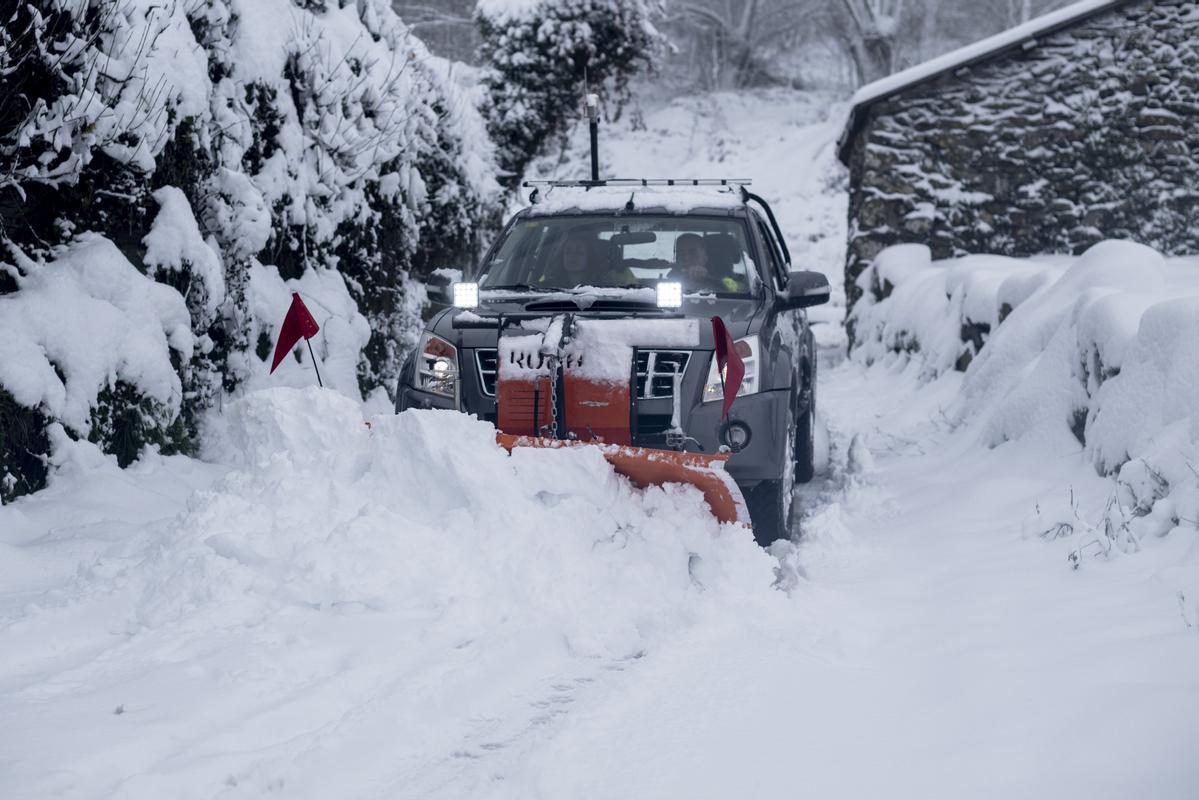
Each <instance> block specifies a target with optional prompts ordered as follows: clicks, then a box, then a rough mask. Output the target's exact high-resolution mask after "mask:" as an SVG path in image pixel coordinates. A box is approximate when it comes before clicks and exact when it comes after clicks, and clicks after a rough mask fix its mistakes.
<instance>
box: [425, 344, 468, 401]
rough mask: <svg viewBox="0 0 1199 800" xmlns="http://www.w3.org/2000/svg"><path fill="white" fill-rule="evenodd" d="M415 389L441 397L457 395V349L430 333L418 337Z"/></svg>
mask: <svg viewBox="0 0 1199 800" xmlns="http://www.w3.org/2000/svg"><path fill="white" fill-rule="evenodd" d="M416 358H417V362H416V388H418V389H422V390H424V391H426V392H431V393H432V394H439V395H441V396H442V397H449V398H453V397H456V396H457V394H458V348H456V347H454V345H452V344H450V343H449V342H447V341H446V340H445V339H442V338H441V337H440V336H436V335H434V334H432V333H425V334H424V335H422V336H421V337H420V347H419V349H418V350H417V354H416Z"/></svg>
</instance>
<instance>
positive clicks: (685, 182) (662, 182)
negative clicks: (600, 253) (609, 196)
mask: <svg viewBox="0 0 1199 800" xmlns="http://www.w3.org/2000/svg"><path fill="white" fill-rule="evenodd" d="M752 184H753V181H752V180H750V179H749V178H608V179H606V180H600V181H525V182H524V183H523V184H522V185H523V186H526V187H530V188H531V187H534V186H549V187H551V188H555V189H557V188H575V189H590V188H592V187H593V186H750V185H752Z"/></svg>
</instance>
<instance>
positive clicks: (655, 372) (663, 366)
mask: <svg viewBox="0 0 1199 800" xmlns="http://www.w3.org/2000/svg"><path fill="white" fill-rule="evenodd" d="M690 358H691V353H690V352H689V351H687V350H638V351H637V397H638V399H641V400H653V399H659V398H670V397H674V373H675V370H678V371H679V373H680V374H681V373H683V372H686V371H687V362H688V360H690ZM475 366H476V368H477V369H478V370H479V385H480V386H482V387H483V394H485V395H487V396H488V397H495V381H496V373H497V370H498V368H499V354H498V352H497V351H496V350H493V349H479V350H476V351H475Z"/></svg>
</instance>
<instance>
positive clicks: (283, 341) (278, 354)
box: [271, 292, 321, 380]
mask: <svg viewBox="0 0 1199 800" xmlns="http://www.w3.org/2000/svg"><path fill="white" fill-rule="evenodd" d="M320 329H321V326H320V325H317V324H316V320H315V319H313V318H312V314H310V313H309V311H308V306H306V305H304V301H303V300H301V299H300V295H299V294H298V293H296V292H292V293H291V308H289V309H287V316H286V317H284V318H283V327H282V328H280V329H279V342H278V344H276V345H275V360H274V361H272V362H271V373H272V374H274V372H275V370H276V369H278V367H279V365H280V364H281V363H283V359H284V358H286V357H287V354H288V353H289V352H291V349H292V348H293V347H295V346H296V342H298V341H300V339H311V338H312V337H313V336H316V334H317V333H318V332H319V331H320ZM308 348H309V350H311V349H312V345H308ZM312 365H313V366H314V367H315V366H316V361H315V360H314V361H313V362H312ZM317 376H318V380H319V376H320V374H319V373H318V374H317Z"/></svg>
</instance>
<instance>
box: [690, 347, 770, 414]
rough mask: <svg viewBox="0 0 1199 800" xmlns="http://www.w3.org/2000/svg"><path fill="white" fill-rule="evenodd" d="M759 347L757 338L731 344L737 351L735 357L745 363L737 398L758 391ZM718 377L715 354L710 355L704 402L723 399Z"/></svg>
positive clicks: (721, 383) (722, 387)
mask: <svg viewBox="0 0 1199 800" xmlns="http://www.w3.org/2000/svg"><path fill="white" fill-rule="evenodd" d="M760 347H761V345H760V344H759V343H758V337H757V336H746V337H745V338H744V339H738V340H737V341H736V342H734V343H733V349H734V350H736V351H737V355H739V356H741V360H742V361H744V362H745V378H744V379H743V380H742V381H741V388H740V389H738V390H737V396H738V397H740V396H741V395H743V394H754V393H756V392H757V391H758V349H759V348H760ZM720 377H721V376H720V375H718V374H717V373H716V354H715V353H713V354H712V366H711V367H710V368H709V369H708V380H707V382H706V383H705V384H704V402H705V403H710V402H712V401H713V400H720V399H722V398H723V397H724V384H723V382H722V381H721V380H720Z"/></svg>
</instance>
